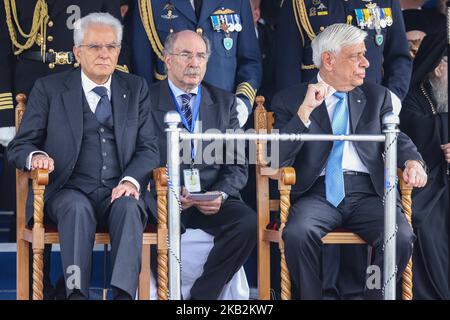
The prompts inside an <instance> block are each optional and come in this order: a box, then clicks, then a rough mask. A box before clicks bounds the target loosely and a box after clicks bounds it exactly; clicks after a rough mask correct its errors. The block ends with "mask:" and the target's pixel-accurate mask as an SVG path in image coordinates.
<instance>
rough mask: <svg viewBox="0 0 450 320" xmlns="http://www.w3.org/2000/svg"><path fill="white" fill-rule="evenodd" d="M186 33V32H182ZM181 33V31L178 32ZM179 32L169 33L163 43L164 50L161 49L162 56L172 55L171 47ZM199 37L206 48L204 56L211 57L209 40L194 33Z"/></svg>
mask: <svg viewBox="0 0 450 320" xmlns="http://www.w3.org/2000/svg"><path fill="white" fill-rule="evenodd" d="M183 31H186V30H183ZM180 32H182V31H180ZM180 32H171V33H169V35H168V36H167V38H166V41H164V49H163V56H166V55H168V54H169V53H172V52H173V51H172V50H173V45H174V43H175V41H176V40H177V38H178V36H179V33H180ZM192 32H193V33H196V32H194V31H192ZM196 34H197V35H198V36H199V37H201V38H202V39H203V42H204V43H205V46H206V55H207V56H208V58H209V56H210V55H211V43H210V42H209V39H208V38H207V37H206V36H204V35H203V34H198V33H196Z"/></svg>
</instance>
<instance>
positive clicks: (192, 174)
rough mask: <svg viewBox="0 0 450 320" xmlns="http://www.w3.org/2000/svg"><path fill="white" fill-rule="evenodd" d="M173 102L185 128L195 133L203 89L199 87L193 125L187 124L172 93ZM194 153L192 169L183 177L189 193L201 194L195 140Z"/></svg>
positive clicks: (192, 155)
mask: <svg viewBox="0 0 450 320" xmlns="http://www.w3.org/2000/svg"><path fill="white" fill-rule="evenodd" d="M172 97H173V101H174V103H175V106H176V108H177V111H178V113H179V114H180V117H181V121H182V122H183V125H184V127H185V128H186V129H187V130H189V132H190V133H194V131H195V123H196V121H197V119H198V115H199V112H200V102H201V100H202V87H201V86H199V87H198V93H197V96H196V98H195V104H194V110H193V111H194V112H193V113H192V122H191V125H189V123H188V122H187V119H186V117H185V116H184V114H183V112H182V111H181V107H180V105H179V104H178V101H177V99H176V97H175V95H174V94H173V92H172ZM191 147H192V152H191V168H190V169H184V170H183V176H184V186H185V188H186V189H187V190H188V191H189V192H191V193H192V192H200V191H201V189H202V188H201V184H200V171H199V170H198V169H195V168H194V159H195V154H196V152H197V150H196V148H195V146H194V140H192V145H191Z"/></svg>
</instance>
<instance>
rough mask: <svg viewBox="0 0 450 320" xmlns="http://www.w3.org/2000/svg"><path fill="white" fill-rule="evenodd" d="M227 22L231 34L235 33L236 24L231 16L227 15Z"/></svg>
mask: <svg viewBox="0 0 450 320" xmlns="http://www.w3.org/2000/svg"><path fill="white" fill-rule="evenodd" d="M225 21H226V24H227V26H228V31H229V32H234V23H233V22H232V21H231V15H228V14H227V15H225Z"/></svg>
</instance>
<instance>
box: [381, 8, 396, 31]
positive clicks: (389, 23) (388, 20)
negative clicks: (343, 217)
mask: <svg viewBox="0 0 450 320" xmlns="http://www.w3.org/2000/svg"><path fill="white" fill-rule="evenodd" d="M383 11H384V15H385V17H386V18H384V19H385V20H386V24H387V26H388V27H390V26H392V23H393V22H394V21H393V20H392V12H391V8H383Z"/></svg>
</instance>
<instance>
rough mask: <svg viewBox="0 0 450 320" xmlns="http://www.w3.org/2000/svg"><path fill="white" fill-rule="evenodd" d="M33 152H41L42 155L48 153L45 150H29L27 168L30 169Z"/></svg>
mask: <svg viewBox="0 0 450 320" xmlns="http://www.w3.org/2000/svg"><path fill="white" fill-rule="evenodd" d="M35 154H43V155H45V156H47V157H48V154H47V153H46V152H44V151H33V152H31V153H30V155H29V156H28V158H27V170H31V160H32V159H33V156H34V155H35Z"/></svg>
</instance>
